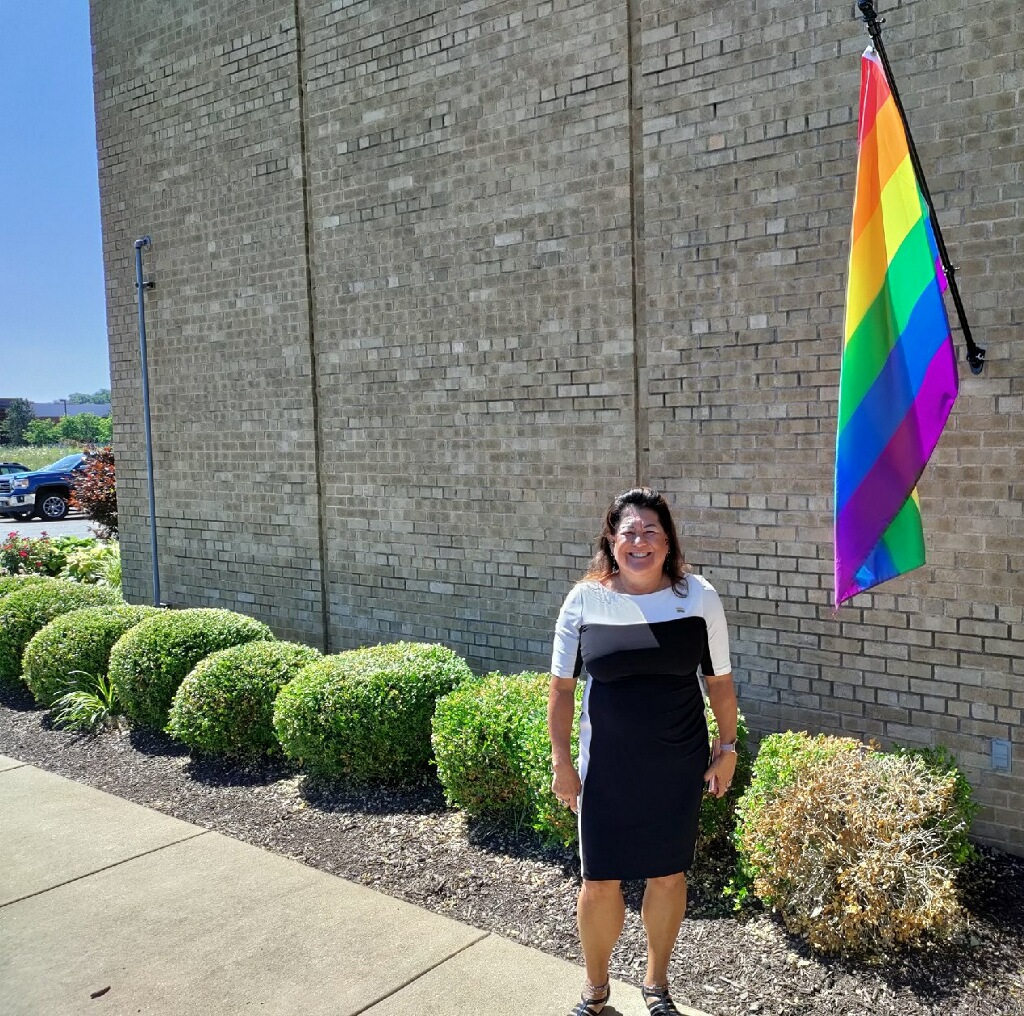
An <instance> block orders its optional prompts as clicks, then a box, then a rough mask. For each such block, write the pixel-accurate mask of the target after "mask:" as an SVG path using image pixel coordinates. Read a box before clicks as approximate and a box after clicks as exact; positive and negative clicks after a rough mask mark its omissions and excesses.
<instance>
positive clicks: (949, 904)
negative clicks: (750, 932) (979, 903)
mask: <svg viewBox="0 0 1024 1016" xmlns="http://www.w3.org/2000/svg"><path fill="white" fill-rule="evenodd" d="M755 782H756V778H755ZM956 789H957V787H956V774H955V773H953V772H950V773H946V774H937V773H936V772H935V771H934V770H930V769H929V768H928V767H927V765H926V764H925V763H924V762H923V761H922V760H921V759H920V758H915V757H913V756H909V755H904V756H900V755H887V754H883V753H881V752H876V751H869V750H867V749H864V750H863V751H859V752H849V751H844V752H842V753H840V754H837V755H833V756H832V757H828V758H823V759H819V760H817V761H815V762H814V763H813V764H809V765H806V766H802V767H801V769H800V772H799V775H798V776H797V779H796V781H795V782H794V783H792V784H790V785H789V786H786V787H783V788H781V789H780V791H779V793H778V794H777V795H775V796H774V798H773V800H772V801H771V802H770V804H768V805H767V806H763V807H759V808H758V809H756V810H755V811H754V812H753V813H749V812H748V813H747V814H746V815H745V816H744V821H743V823H742V826H741V830H740V835H739V839H740V844H739V845H740V850H741V852H742V853H744V854H745V855H747V856H748V857H752V856H756V858H757V864H756V869H755V870H754V879H753V884H754V891H755V893H756V895H757V896H758V897H759V898H760V899H762V900H763V901H764V902H765V903H767V904H769V905H771V906H773V907H774V908H775V909H776V910H777V911H778V912H779V914H780V916H781V917H782V920H783V922H784V923H785V925H786V927H787V928H788V929H789V930H790V931H791V932H793V933H795V934H798V935H801V936H802V937H804V938H805V939H806V940H807V942H808V943H809V944H810V945H811V946H812V948H814V949H816V950H818V951H819V952H824V953H846V954H857V955H862V956H866V957H869V958H871V957H873V958H882V957H884V956H885V955H886V954H887V953H890V952H891V951H892V950H893V949H895V948H898V947H900V946H905V945H910V944H913V943H915V942H918V941H919V940H920V939H921V938H922V937H924V936H926V935H930V936H942V935H946V934H949V933H951V932H952V931H954V930H956V929H957V928H959V927H960V926H961V924H962V920H963V918H962V911H961V908H960V904H959V900H958V895H957V889H956V865H955V862H954V860H953V858H952V856H951V852H950V849H949V842H950V835H951V832H962V823H960V822H958V820H957V818H956V800H955V795H956Z"/></svg>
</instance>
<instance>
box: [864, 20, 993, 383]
mask: <svg viewBox="0 0 1024 1016" xmlns="http://www.w3.org/2000/svg"><path fill="white" fill-rule="evenodd" d="M857 6H858V7H859V8H860V12H861V14H863V15H864V23H865V24H866V25H867V26H868V35H870V36H871V42H872V44H873V45H874V47H875V50H876V52H877V53H878V57H879V59H880V60H881V61H882V67H883V68H884V69H885V76H886V78H887V79H888V81H889V91H891V92H892V98H893V101H894V102H895V103H896V109H897V110H898V111H899V114H900V119H901V120H902V121H903V130H904V132H905V133H906V135H907V146H908V147H909V149H910V161H911V163H912V164H913V167H914V173H915V175H916V176H917V182H918V185H919V186H920V188H921V193H922V194H923V195H924V200H925V204H926V205H927V206H928V216H929V218H930V219H931V222H932V231H933V232H934V233H935V243H936V245H937V246H938V248H939V260H940V261H941V262H942V270H943V271H944V272H945V273H946V282H947V283H948V284H949V291H950V293H951V294H952V296H953V305H954V306H955V307H956V313H957V317H958V318H959V319H960V328H961V329H962V331H963V333H964V339H965V341H966V342H967V362H968V364H970V367H971V373H972V374H980V373H981V372H982V370H983V369H984V367H985V350H984V349H982V348H981V346H979V345H978V344H977V343H976V342H975V341H974V339H973V338H972V337H971V326H970V325H969V324H968V323H967V314H966V313H965V312H964V304H963V301H962V300H961V299H960V290H959V288H958V287H957V284H956V276H955V272H956V269H955V268H954V267H953V266H952V265H951V264H950V263H949V254H948V253H947V251H946V242H945V241H944V240H943V239H942V230H941V229H940V228H939V218H938V216H937V215H936V214H935V206H934V205H933V204H932V196H931V194H929V193H928V184H927V183H926V182H925V179H924V173H923V172H922V170H921V160H920V159H919V158H918V157H917V146H916V145H915V144H914V137H913V135H912V134H911V133H910V124H909V123H907V114H906V110H904V108H903V103H902V102H901V101H900V93H899V92H898V91H897V90H896V81H895V80H894V78H893V76H892V69H891V68H890V66H889V58H888V57H887V56H886V55H885V46H884V45H883V43H882V25H883V24H884V22H885V18H879V17H878V13H877V12H876V11H875V5H874V3H872V0H857Z"/></svg>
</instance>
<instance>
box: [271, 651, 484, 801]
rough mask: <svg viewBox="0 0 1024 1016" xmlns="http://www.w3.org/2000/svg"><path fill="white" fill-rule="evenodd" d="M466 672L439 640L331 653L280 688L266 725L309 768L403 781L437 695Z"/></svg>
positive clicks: (425, 748) (418, 761)
mask: <svg viewBox="0 0 1024 1016" xmlns="http://www.w3.org/2000/svg"><path fill="white" fill-rule="evenodd" d="M471 676H472V673H471V671H470V669H469V666H468V665H467V664H466V662H465V660H463V659H462V658H461V657H459V656H457V655H456V654H455V653H454V652H453V651H452V650H451V649H448V648H447V647H446V646H441V645H429V644H421V643H413V642H396V643H393V644H391V645H383V646H372V647H369V648H366V649H353V650H350V651H349V652H345V653H338V654H337V655H335V656H327V657H324V659H322V660H320V661H318V662H316V663H311V664H310V665H309V666H308V667H306V668H304V669H303V670H302V671H301V672H300V673H299V675H298V677H296V678H295V680H294V681H292V682H291V683H290V684H287V685H285V687H284V688H282V689H281V692H280V694H279V695H278V696H277V702H276V703H275V706H274V729H275V731H276V733H277V739H278V741H280V743H281V747H282V748H283V749H284V752H285V754H286V755H287V756H288V758H290V759H291V760H292V761H294V762H298V763H300V764H301V765H304V766H305V767H306V768H307V769H308V770H309V772H311V773H314V774H316V775H319V776H326V777H344V778H347V779H350V780H352V781H354V782H369V781H380V782H383V783H393V784H396V783H404V782H409V781H412V780H414V779H415V778H416V777H418V776H420V775H421V774H422V773H423V771H424V769H425V768H426V766H427V763H428V761H429V759H430V718H431V716H432V715H433V713H434V706H435V704H436V702H437V699H438V698H440V697H441V696H442V695H445V694H447V693H448V692H450V691H451V690H452V689H453V688H454V687H455V686H456V685H458V684H460V683H461V682H462V681H465V680H467V679H468V678H469V677H471Z"/></svg>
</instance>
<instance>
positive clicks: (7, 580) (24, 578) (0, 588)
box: [0, 575, 53, 600]
mask: <svg viewBox="0 0 1024 1016" xmlns="http://www.w3.org/2000/svg"><path fill="white" fill-rule="evenodd" d="M52 581H53V579H51V578H49V577H48V576H46V575H0V600H2V599H3V598H4V597H5V596H8V595H9V594H10V593H14V592H17V591H18V590H19V589H24V588H25V586H29V585H32V584H33V583H39V582H52Z"/></svg>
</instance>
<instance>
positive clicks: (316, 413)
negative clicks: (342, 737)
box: [295, 0, 331, 653]
mask: <svg viewBox="0 0 1024 1016" xmlns="http://www.w3.org/2000/svg"><path fill="white" fill-rule="evenodd" d="M301 4H302V0H295V64H296V76H297V81H298V95H299V152H300V155H301V158H302V229H303V244H304V247H303V251H304V254H305V258H306V320H307V321H308V323H309V324H308V329H307V340H308V342H309V383H310V400H311V405H312V407H313V445H314V456H315V459H316V520H317V539H318V553H319V558H320V623H321V625H322V629H323V630H322V634H321V640H322V643H323V651H324V652H325V653H329V652H330V651H331V616H330V595H329V588H328V581H327V532H326V525H327V519H326V513H325V511H324V442H323V429H322V427H321V423H320V420H321V414H320V389H319V385H318V381H317V369H316V293H315V290H314V284H313V229H312V223H311V222H310V218H309V216H310V197H309V179H310V176H309V146H308V144H307V140H306V68H305V60H304V59H303V57H304V51H303V50H304V46H305V35H304V32H303V30H302V10H301Z"/></svg>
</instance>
